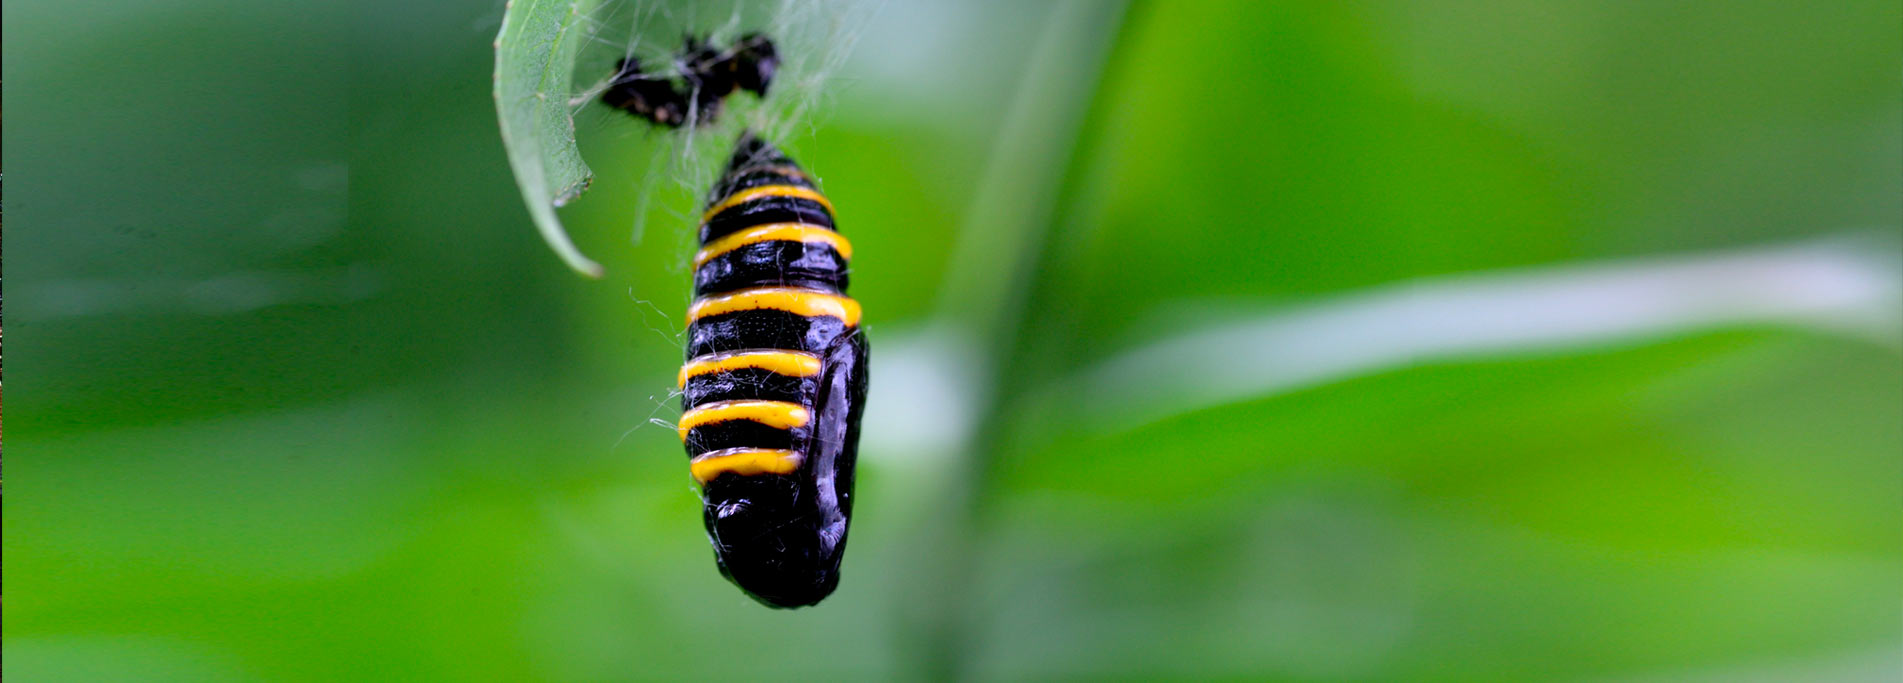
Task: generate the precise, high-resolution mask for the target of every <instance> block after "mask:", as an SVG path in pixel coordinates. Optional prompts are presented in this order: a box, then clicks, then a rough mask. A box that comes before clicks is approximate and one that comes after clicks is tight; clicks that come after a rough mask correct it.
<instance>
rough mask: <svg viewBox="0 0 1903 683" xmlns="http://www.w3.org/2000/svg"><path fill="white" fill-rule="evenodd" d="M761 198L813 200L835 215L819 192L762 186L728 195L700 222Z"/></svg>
mask: <svg viewBox="0 0 1903 683" xmlns="http://www.w3.org/2000/svg"><path fill="white" fill-rule="evenodd" d="M761 197H796V198H799V199H811V200H813V201H815V202H819V205H820V206H824V207H826V214H827V215H832V213H833V203H832V202H830V201H827V200H826V195H823V194H820V193H819V191H818V190H815V189H813V188H810V187H800V186H798V185H761V186H759V187H749V188H747V189H744V190H741V191H739V192H735V193H733V194H730V195H727V198H726V199H722V200H720V202H719V203H717V204H714V206H713V208H710V209H707V213H706V214H703V215H702V216H701V217H700V222H702V223H705V222H707V221H711V220H713V219H714V216H718V215H720V212H722V211H726V210H727V209H730V208H733V207H734V206H738V205H740V204H744V203H746V202H750V201H753V200H755V199H759V198H761Z"/></svg>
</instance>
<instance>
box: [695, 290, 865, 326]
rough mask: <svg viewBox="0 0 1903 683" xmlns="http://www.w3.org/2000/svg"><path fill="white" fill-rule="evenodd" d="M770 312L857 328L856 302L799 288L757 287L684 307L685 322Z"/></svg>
mask: <svg viewBox="0 0 1903 683" xmlns="http://www.w3.org/2000/svg"><path fill="white" fill-rule="evenodd" d="M760 309H772V310H776V311H786V312H788V313H793V314H795V315H801V316H805V317H808V318H813V317H818V316H830V317H834V318H838V319H840V320H842V321H845V323H846V327H856V326H858V325H859V302H857V301H853V300H852V299H850V298H848V297H843V296H840V295H837V294H828V293H826V292H821V291H818V290H812V289H800V288H798V287H756V288H753V289H742V290H740V291H737V292H731V293H728V294H718V295H714V296H707V297H701V298H699V299H696V300H694V304H693V305H692V306H688V307H687V323H688V324H690V325H691V324H693V323H694V321H696V320H700V319H701V318H706V317H709V316H716V315H720V314H722V313H733V312H735V311H755V310H760Z"/></svg>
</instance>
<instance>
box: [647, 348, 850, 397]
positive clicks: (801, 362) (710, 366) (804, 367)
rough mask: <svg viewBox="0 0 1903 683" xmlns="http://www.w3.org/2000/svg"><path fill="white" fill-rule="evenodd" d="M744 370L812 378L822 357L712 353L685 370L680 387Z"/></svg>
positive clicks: (689, 363) (797, 353) (774, 352)
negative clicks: (696, 379) (704, 377)
mask: <svg viewBox="0 0 1903 683" xmlns="http://www.w3.org/2000/svg"><path fill="white" fill-rule="evenodd" d="M740 368H760V369H762V370H766V371H768V372H772V373H773V374H776V375H786V376H788V377H812V376H813V375H817V374H819V356H815V355H813V354H810V353H806V352H803V351H779V350H765V351H728V352H725V353H710V354H707V355H705V356H700V357H697V358H695V359H693V360H690V361H687V364H686V365H683V366H681V380H680V387H681V388H683V389H685V388H687V380H688V378H691V377H699V376H701V375H711V374H714V373H716V372H726V371H728V370H738V369H740Z"/></svg>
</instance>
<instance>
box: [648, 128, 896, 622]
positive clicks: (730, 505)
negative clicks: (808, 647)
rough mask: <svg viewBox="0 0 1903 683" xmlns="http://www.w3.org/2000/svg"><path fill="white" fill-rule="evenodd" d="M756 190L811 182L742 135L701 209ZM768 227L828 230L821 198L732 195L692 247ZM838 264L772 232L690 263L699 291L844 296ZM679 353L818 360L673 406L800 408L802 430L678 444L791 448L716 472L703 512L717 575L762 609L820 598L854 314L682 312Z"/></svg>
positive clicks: (837, 555) (858, 380)
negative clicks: (752, 467) (748, 470)
mask: <svg viewBox="0 0 1903 683" xmlns="http://www.w3.org/2000/svg"><path fill="white" fill-rule="evenodd" d="M768 186H790V187H795V188H803V189H807V190H811V189H814V188H813V186H812V182H811V181H810V180H809V179H808V178H807V176H806V174H805V173H804V172H803V171H800V170H799V168H798V166H797V165H796V164H795V163H794V162H793V161H792V160H791V159H789V158H787V157H786V156H785V155H784V154H782V153H780V151H779V150H777V149H775V148H773V147H772V146H771V145H768V144H766V143H765V142H764V141H761V140H759V139H758V138H756V137H754V136H753V135H751V134H749V135H747V136H745V137H743V138H742V139H741V141H740V144H739V146H738V148H737V149H736V150H735V152H734V157H733V160H732V161H731V162H730V163H729V165H728V170H727V172H726V173H725V174H724V175H723V176H722V178H721V180H720V181H719V182H718V183H717V184H716V185H715V191H714V193H713V196H712V197H710V198H709V202H708V204H709V206H710V207H711V206H717V205H719V204H720V203H721V202H722V201H724V200H726V198H727V197H729V196H731V195H733V194H734V193H735V192H740V191H745V190H749V189H752V188H761V187H768ZM770 223H800V224H804V225H807V226H812V227H818V228H825V229H832V228H833V227H834V226H833V217H832V215H831V212H830V210H829V209H828V208H827V207H826V205H825V204H823V203H821V202H819V201H816V200H813V199H808V198H802V197H792V196H768V197H762V198H759V199H754V200H750V201H744V202H740V203H738V204H734V205H732V206H730V207H729V208H726V209H724V210H722V211H720V212H719V213H717V214H716V215H714V216H713V217H711V218H710V219H709V220H708V221H707V222H706V224H705V225H703V226H702V228H701V241H702V243H703V245H704V244H705V243H707V242H709V241H712V240H716V239H719V238H721V237H723V236H726V235H729V234H732V233H734V232H738V231H741V230H745V229H747V228H752V227H755V226H760V225H766V224H770ZM847 271H848V269H847V259H846V257H845V256H844V255H843V254H842V253H840V251H839V250H838V249H835V248H834V247H833V246H831V245H828V244H824V243H818V242H802V241H793V240H776V241H768V242H757V243H753V244H746V245H742V246H740V247H738V248H735V249H733V250H731V251H727V252H725V253H722V254H718V255H715V256H713V257H712V258H709V259H708V260H707V261H706V262H705V263H704V264H702V265H701V266H700V267H698V268H696V269H695V273H694V290H695V294H696V295H697V296H703V297H704V296H713V295H720V294H725V293H730V292H735V291H738V290H744V289H750V288H758V287H792V288H798V289H800V290H807V291H811V292H816V293H820V294H823V295H836V296H842V297H843V296H844V295H845V290H846V285H847V277H848V276H847ZM687 338H688V339H687V357H688V359H689V360H690V361H691V360H693V359H695V358H697V357H701V356H706V355H708V354H714V353H721V352H732V351H776V350H777V351H792V352H802V353H805V354H810V355H812V356H816V357H818V358H819V360H820V363H819V371H818V373H817V374H813V375H807V376H789V375H782V374H777V373H776V372H774V371H772V370H767V369H762V368H755V367H745V368H735V369H729V370H725V371H721V372H716V373H711V374H704V375H696V376H692V377H689V378H687V379H686V380H685V383H684V385H683V393H682V407H683V408H684V409H689V410H691V409H694V408H696V407H701V406H707V405H708V404H711V403H715V402H722V401H747V400H762V401H775V402H785V403H793V404H798V406H800V407H801V408H803V409H804V410H805V412H806V414H808V415H809V416H810V417H809V419H808V421H807V423H806V424H804V425H801V426H798V427H793V428H785V429H782V428H776V427H772V426H768V425H766V424H762V423H759V422H751V421H727V422H718V423H712V424H701V425H699V426H695V427H693V428H692V429H690V430H689V431H688V433H687V434H686V436H685V438H684V441H685V443H686V447H687V452H688V456H689V458H690V459H691V458H695V457H698V456H703V455H706V454H708V453H713V452H718V451H723V450H724V449H749V448H751V449H784V450H790V451H795V452H798V453H800V455H801V457H802V460H801V462H800V464H799V466H798V468H797V469H796V470H794V471H792V472H791V473H789V474H783V475H782V474H773V473H770V472H767V473H753V474H742V473H740V472H722V473H719V474H718V475H716V476H713V477H712V478H711V479H709V480H707V481H705V482H704V483H703V484H702V492H701V493H702V500H703V503H704V506H703V517H704V520H705V522H706V525H707V532H708V537H709V539H710V540H711V541H712V542H713V544H714V557H715V561H716V563H717V564H718V565H719V567H720V571H721V574H722V575H724V576H726V577H727V578H728V579H730V580H732V581H733V582H734V584H735V585H738V586H739V587H740V588H741V589H742V590H744V591H746V592H747V594H748V595H750V596H752V597H753V598H754V599H756V600H759V601H760V602H762V603H765V604H767V605H770V606H773V607H799V606H804V605H811V604H814V603H817V602H819V601H820V600H821V599H823V598H825V597H826V596H827V595H829V594H831V593H832V591H833V589H834V588H835V587H836V586H837V585H838V583H839V564H840V560H841V558H842V557H843V556H844V551H845V547H846V532H847V528H848V525H849V521H850V515H851V513H852V487H853V469H854V463H855V460H856V459H857V454H858V440H859V421H860V416H861V414H862V413H863V412H864V409H865V395H866V342H865V336H864V334H863V332H862V331H861V330H860V329H859V327H858V326H857V324H856V321H853V322H850V323H849V322H848V321H846V320H843V319H841V318H838V317H833V316H827V315H816V316H807V315H801V314H799V313H794V312H790V311H786V310H778V309H771V308H755V309H748V310H738V311H732V312H727V313H721V314H717V315H709V316H707V317H704V318H701V319H698V320H693V321H692V322H690V323H689V325H688V329H687Z"/></svg>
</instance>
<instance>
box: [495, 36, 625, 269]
mask: <svg viewBox="0 0 1903 683" xmlns="http://www.w3.org/2000/svg"><path fill="white" fill-rule="evenodd" d="M598 3H599V0H514V1H513V2H510V3H509V5H508V7H507V9H506V10H505V11H504V14H503V17H502V30H501V31H499V32H497V34H496V43H495V45H496V73H495V97H496V117H497V119H498V120H499V121H500V122H501V124H502V146H503V147H504V148H506V149H507V150H508V152H509V166H510V167H512V168H514V169H515V184H516V185H517V186H518V187H520V188H522V201H524V202H526V203H527V204H528V207H529V216H530V217H531V218H532V219H533V220H534V221H535V227H536V229H537V230H539V231H541V233H542V239H545V240H547V241H548V246H549V247H550V248H552V249H554V250H555V253H556V254H557V255H558V256H561V258H562V261H563V262H566V263H567V264H568V266H569V267H570V268H574V269H575V270H576V271H577V272H580V273H581V274H583V275H587V276H589V277H601V264H598V263H595V262H594V261H591V260H589V259H588V257H586V256H583V255H582V254H581V251H580V250H577V249H576V248H575V245H574V243H573V242H570V241H569V240H568V234H567V233H565V232H563V231H562V222H561V219H560V218H559V217H557V216H556V215H555V207H557V206H560V205H562V204H563V203H566V202H567V201H568V200H570V199H573V198H574V197H575V195H578V194H581V191H582V190H584V189H586V188H587V187H588V181H589V179H590V178H591V175H590V173H589V171H588V165H587V164H585V163H583V162H582V159H581V151H580V150H578V149H576V148H575V120H574V118H572V117H571V116H570V115H569V112H568V91H569V79H570V77H571V74H572V73H573V71H574V68H575V55H576V53H577V52H578V51H579V50H580V46H581V38H582V36H583V35H584V34H585V33H586V27H585V26H584V22H585V21H586V17H587V16H588V15H589V13H590V12H591V11H593V10H594V8H595V6H596V5H597V4H598Z"/></svg>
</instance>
